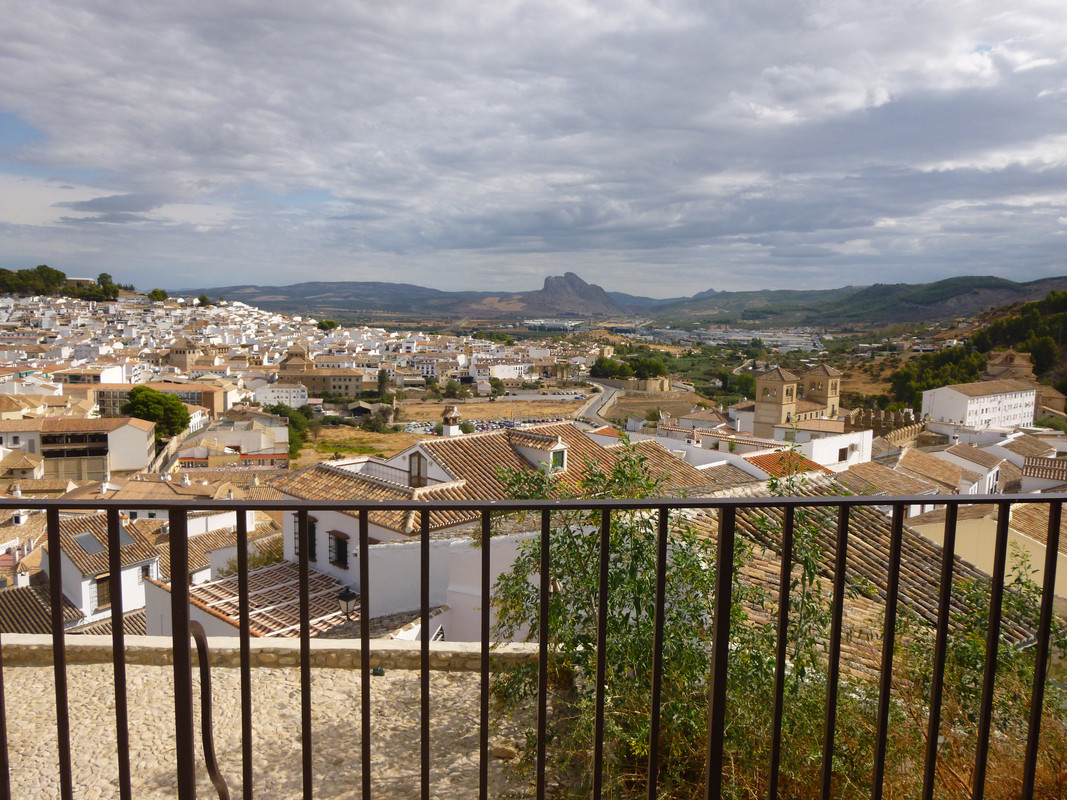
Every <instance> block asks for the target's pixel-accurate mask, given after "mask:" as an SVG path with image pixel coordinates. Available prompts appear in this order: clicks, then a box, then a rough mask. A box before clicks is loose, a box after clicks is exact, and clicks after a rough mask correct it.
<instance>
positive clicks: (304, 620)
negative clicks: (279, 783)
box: [296, 508, 314, 800]
mask: <svg viewBox="0 0 1067 800" xmlns="http://www.w3.org/2000/svg"><path fill="white" fill-rule="evenodd" d="M296 525H297V532H298V534H299V535H298V537H297V538H298V539H299V541H300V548H299V550H300V556H299V561H300V569H299V574H300V751H301V755H302V757H303V758H302V761H303V763H302V767H303V773H302V776H303V790H304V800H311V798H312V796H313V793H314V785H313V781H312V779H313V778H314V773H313V772H312V769H313V766H312V765H313V762H312V749H311V747H312V741H311V597H310V594H311V565H310V560H309V559H310V554H311V530H310V527H309V525H308V512H307V509H303V508H302V509H300V510H299V511H297V512H296Z"/></svg>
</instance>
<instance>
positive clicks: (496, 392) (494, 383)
mask: <svg viewBox="0 0 1067 800" xmlns="http://www.w3.org/2000/svg"><path fill="white" fill-rule="evenodd" d="M489 385H490V386H491V387H492V395H493V397H499V396H500V395H502V394H504V381H502V380H500V378H490V379H489Z"/></svg>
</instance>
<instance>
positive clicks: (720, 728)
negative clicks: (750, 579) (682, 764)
mask: <svg viewBox="0 0 1067 800" xmlns="http://www.w3.org/2000/svg"><path fill="white" fill-rule="evenodd" d="M736 534H737V509H735V508H734V507H732V506H724V507H723V508H721V509H719V553H718V558H717V559H716V564H717V565H716V568H715V619H714V621H713V623H712V624H713V628H712V632H711V670H710V671H711V674H710V676H709V677H710V687H709V698H708V740H707V743H706V744H707V753H708V755H707V760H706V761H705V767H704V796H705V798H707V800H719V798H721V797H722V767H723V745H724V744H725V732H726V679H727V675H728V670H729V655H730V606H731V604H732V603H733V571H734V540H735V538H736Z"/></svg>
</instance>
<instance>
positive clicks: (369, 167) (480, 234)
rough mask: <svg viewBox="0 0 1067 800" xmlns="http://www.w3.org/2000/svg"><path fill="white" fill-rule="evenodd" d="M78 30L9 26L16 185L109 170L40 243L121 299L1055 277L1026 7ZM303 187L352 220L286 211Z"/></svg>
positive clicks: (320, 8) (836, 6)
mask: <svg viewBox="0 0 1067 800" xmlns="http://www.w3.org/2000/svg"><path fill="white" fill-rule="evenodd" d="M12 2H13V0H0V12H2V11H3V6H5V5H11V3H12ZM70 6H71V4H69V3H64V4H60V3H58V2H47V0H42V2H40V3H34V4H31V5H29V6H20V7H19V8H18V12H17V13H14V11H12V10H11V9H9V12H10V13H7V14H5V15H4V18H5V22H6V24H5V36H4V38H3V40H0V111H6V112H10V113H14V114H16V115H18V116H19V118H20V119H22V120H24V121H25V122H26V123H27V124H29V125H31V126H33V127H35V128H36V129H38V130H40V131H41V132H42V134H43V135H42V136H41V137H40V138H38V139H36V140H34V141H33V142H31V143H28V144H27V145H25V146H24V147H23V148H22V149H21V150H20V151H19V157H20V158H21V159H23V161H24V163H25V165H28V166H30V167H33V166H40V167H42V168H43V167H48V168H51V169H53V170H55V169H72V170H73V169H80V170H97V171H99V172H100V178H99V179H98V185H97V187H96V188H97V189H98V190H99V193H100V194H101V195H102V196H101V197H98V198H95V199H93V200H88V201H80V202H76V203H65V204H63V205H62V207H63V208H67V209H70V210H72V211H78V212H82V213H88V214H90V215H92V216H90V217H88V218H87V219H86V218H83V219H74V218H64V219H63V220H62V222H63V223H65V224H66V226H67V229H68V230H73V229H74V228H78V231H77V235H75V234H74V233H71V234H69V235H70V236H71V238H70V239H68V240H64V239H63V237H64V236H66V235H67V234H66V233H65V231H64V229H53V230H50V231H47V233H49V234H51V235H53V236H55V237H58V238H57V241H58V242H60V243H61V244H62V248H61V249H60V250H59V252H71V251H79V248H81V250H80V251H79V252H81V253H83V255H79V257H84V258H87V259H89V258H98V257H99V258H101V259H103V258H105V257H107V258H111V259H112V260H110V261H109V262H108V263H107V264H106V265H105V266H106V267H108V268H110V271H112V272H113V273H114V274H116V275H121V274H122V273H123V267H122V265H123V263H125V264H127V265H128V266H127V267H126V268H127V269H129V270H131V271H134V272H136V271H137V270H142V271H150V270H151V269H152V268H151V267H150V266H146V265H147V264H149V263H151V262H155V261H158V262H159V263H161V264H168V265H173V264H174V262H175V260H176V257H175V253H181V258H180V259H179V260H180V262H181V264H182V267H181V268H182V269H183V270H185V271H187V272H188V271H194V272H195V271H196V270H202V271H203V274H205V275H213V274H215V272H216V269H217V268H218V265H219V264H220V263H224V264H225V265H226V269H227V270H229V271H231V272H234V273H239V272H240V271H241V270H246V271H247V276H246V277H247V280H249V281H256V282H264V283H266V282H285V280H286V279H287V278H288V277H291V275H292V264H293V263H294V262H299V263H307V262H314V263H316V265H317V270H318V274H319V276H320V277H322V278H324V279H325V278H330V277H344V278H353V279H355V278H362V279H373V278H381V277H386V275H398V274H401V272H402V273H403V274H404V278H405V280H410V281H413V282H423V283H427V284H429V285H441V281H442V279H443V278H442V276H443V275H445V274H447V275H448V278H449V281H450V285H453V286H457V287H458V286H464V287H469V288H479V287H480V286H484V285H490V284H491V283H493V284H495V283H500V284H506V283H507V280H508V277H509V274H515V275H522V276H532V275H534V274H535V273H536V272H537V271H538V270H543V272H542V273H541V274H542V275H543V274H544V272H549V271H558V270H560V269H564V268H566V269H574V270H575V271H577V272H579V273H580V274H582V275H583V277H585V278H586V279H587V280H595V281H596V282H600V283H601V284H603V285H606V286H609V288H610V287H611V286H615V285H619V286H620V288H621V285H623V284H625V285H626V288H629V289H630V290H638V289H641V291H639V292H638V293H644V294H649V293H653V292H654V290H660V291H662V293H664V294H667V295H670V294H680V293H683V292H687V291H689V289H690V288H691V287H694V286H695V287H696V289H695V290H701V289H705V288H708V287H709V286H711V285H714V284H718V285H720V286H726V284H728V283H734V284H737V283H743V282H748V284H749V285H751V286H754V287H763V286H767V285H771V284H772V283H773V282H780V283H781V285H783V286H794V285H798V284H800V283H804V284H810V285H820V286H827V285H836V284H838V283H842V282H844V283H857V282H864V281H869V282H873V281H875V280H881V279H882V273H883V272H884V270H886V269H887V267H888V266H890V265H891V266H892V269H893V270H894V271H895V272H896V273H898V274H900V275H901V276H914V277H915V278H917V279H920V280H929V279H933V278H936V277H939V276H941V275H943V274H953V273H954V271H958V270H959V264H960V263H961V261H963V260H966V261H967V263H968V264H971V265H973V267H974V271H980V272H989V271H993V272H997V271H998V270H999V271H1000V272H1002V273H1004V272H1005V271H1006V270H1010V271H1013V272H1018V273H1020V274H1023V273H1025V274H1027V275H1028V276H1032V277H1037V276H1038V274H1040V271H1042V270H1044V271H1046V272H1048V271H1062V267H1061V266H1059V263H1060V262H1059V260H1058V258H1057V257H1056V254H1057V253H1058V248H1059V238H1060V236H1059V234H1060V231H1061V229H1062V227H1063V226H1062V223H1060V222H1058V221H1057V219H1058V217H1059V216H1062V214H1060V213H1058V211H1057V209H1056V208H1055V207H1054V201H1044V202H1040V201H1039V200H1038V199H1037V198H1038V197H1044V196H1048V197H1055V196H1061V197H1062V196H1067V171H1065V170H1067V166H1065V165H1067V145H1061V147H1063V148H1064V152H1063V153H1060V154H1059V155H1057V154H1056V153H1052V154H1051V155H1050V157H1049V158H1048V159H1047V160H1045V161H1034V162H1025V163H1024V162H1022V161H1017V162H1014V163H1013V162H1012V160H1011V159H1009V158H1005V157H1002V154H1004V153H1007V152H1016V151H1018V152H1024V151H1026V150H1027V148H1033V147H1034V146H1035V143H1037V142H1040V141H1043V140H1045V139H1050V138H1052V137H1056V136H1059V135H1060V134H1061V132H1062V131H1064V130H1067V107H1065V106H1064V104H1063V103H1061V102H1058V97H1057V96H1056V95H1054V94H1052V95H1050V94H1047V92H1054V91H1058V90H1060V89H1062V87H1063V86H1064V85H1067V62H1065V60H1064V58H1063V55H1062V54H1063V52H1065V51H1067V24H1065V23H1067V20H1064V19H1063V13H1062V12H1060V11H1056V10H1053V9H1051V8H1050V7H1048V6H1046V5H1043V4H1042V3H1040V2H1038V0H1033V1H1032V2H1031V1H1030V0H1021V1H1020V2H1019V3H1017V4H1016V5H1015V6H1013V13H1012V14H1011V15H1004V14H1002V13H1000V12H1002V10H1003V9H1002V7H1001V4H998V3H996V2H993V0H979V1H978V2H976V4H975V6H974V9H973V12H972V13H967V14H960V13H956V12H955V11H953V10H952V9H949V8H948V7H942V6H941V5H939V4H925V5H918V6H908V7H907V9H906V10H904V11H901V10H900V9H899V7H898V6H896V5H892V4H884V5H883V4H875V5H873V6H870V7H864V9H863V16H862V17H861V16H859V15H858V14H859V12H858V11H857V10H856V7H855V6H853V5H851V4H840V3H834V2H822V3H815V4H813V5H803V4H786V5H784V6H783V5H782V4H781V3H779V2H772V0H759V2H750V3H743V4H739V3H714V4H705V3H699V2H695V0H693V1H692V2H687V1H686V0H675V1H673V2H672V1H671V0H668V1H667V2H663V3H657V4H651V3H648V4H646V3H641V2H632V3H618V2H610V3H609V2H607V1H606V0H604V2H598V1H597V0H590V1H589V2H585V3H574V4H562V5H549V4H544V5H542V4H536V3H535V4H530V3H518V2H515V3H511V2H506V1H504V0H502V2H501V3H497V4H493V5H492V8H491V9H489V8H487V7H486V6H485V5H484V4H482V3H473V2H472V3H463V2H458V1H457V2H456V3H449V4H442V5H438V6H435V5H426V4H424V3H416V2H405V1H404V0H399V1H398V2H396V3H389V4H378V3H369V2H367V3H360V2H356V3H345V4H327V3H316V2H312V3H305V4H301V5H299V6H293V5H292V4H290V3H284V2H281V1H280V0H264V1H263V2H260V3H256V4H255V5H254V7H242V8H241V9H238V8H236V7H234V6H232V5H230V4H226V3H222V4H220V3H217V2H208V0H191V2H188V3H183V4H181V5H178V6H172V7H166V8H157V7H154V6H152V5H151V4H141V5H126V6H121V5H119V6H107V7H106V8H101V7H100V5H99V4H96V3H91V2H88V0H83V2H80V3H79V2H75V3H73V9H71V7H70ZM12 8H13V6H12ZM86 41H91V42H93V43H94V45H95V46H94V47H93V48H86V47H83V46H75V43H84V42H86ZM1039 58H1048V59H1052V63H1049V64H1047V65H1045V66H1039V67H1035V68H1033V69H1027V70H1024V71H1017V70H1016V67H1017V66H1018V65H1019V64H1025V63H1028V62H1031V61H1033V60H1035V59H1039ZM1043 92H1045V93H1046V94H1045V95H1044V96H1043V95H1042V93H1043ZM942 163H944V164H946V165H948V166H946V167H945V168H942V169H939V170H933V169H931V167H932V166H933V165H937V164H942ZM304 192H316V193H328V195H329V196H330V197H332V198H334V199H335V200H334V201H329V202H324V201H321V200H319V201H315V202H308V203H305V204H302V205H300V206H299V207H297V208H294V207H293V206H292V205H291V204H285V203H278V202H274V200H275V198H279V197H281V198H285V197H287V196H299V195H300V194H301V193H304ZM1019 198H1032V199H1031V200H1029V201H1027V202H1026V203H1020V202H1019ZM164 202H186V203H204V204H209V205H210V204H216V205H220V206H225V207H226V208H227V209H229V210H230V211H232V218H230V219H229V220H228V221H227V223H226V224H225V225H220V226H217V227H214V228H213V227H212V226H210V225H207V226H204V225H201V226H195V225H174V224H173V221H171V220H162V219H155V220H154V219H151V218H149V216H148V213H149V212H151V211H154V210H157V209H158V208H159V207H160V206H161V205H162V204H163V203H164ZM1050 202H1053V205H1049V203H1050ZM887 220H888V221H889V223H890V224H887V223H886V221H887ZM0 222H2V220H0ZM129 222H136V223H138V224H137V225H121V224H116V223H129ZM94 223H104V224H94ZM89 230H91V231H92V236H91V237H90V238H88V240H86V241H84V242H83V240H81V239H78V238H77V236H81V237H86V236H87V233H86V232H87V231H89ZM48 240H49V237H48V236H47V235H41V236H40V238H39V241H40V242H42V243H43V244H42V247H45V248H46V247H47V242H48ZM97 252H102V253H104V254H105V255H102V256H96V255H94V254H95V253H97ZM4 256H5V254H4V252H2V247H0V257H4ZM115 259H117V260H115ZM123 259H125V262H123ZM47 260H48V253H47V252H42V253H41V254H40V261H47ZM53 260H54V259H53ZM783 262H790V263H793V264H798V263H800V262H802V263H803V264H804V268H803V269H798V268H792V269H789V268H786V266H785V264H784V263H783ZM442 263H447V264H448V270H447V273H446V272H445V271H444V270H442V269H441V266H440V265H441V264H442ZM116 265H117V266H116ZM382 273H385V274H384V275H383V274H382ZM650 274H655V275H656V281H655V283H656V286H655V287H654V288H653V287H648V286H645V287H644V288H642V282H644V281H647V279H648V276H649V275H650ZM130 279H132V280H136V278H135V276H131V278H130ZM901 279H906V277H902V278H901ZM235 280H236V279H235ZM196 282H197V281H196V280H195V279H193V278H192V277H190V278H187V279H185V280H184V284H185V285H191V284H193V283H196ZM533 282H534V284H536V283H538V281H533ZM734 288H742V287H738V286H734Z"/></svg>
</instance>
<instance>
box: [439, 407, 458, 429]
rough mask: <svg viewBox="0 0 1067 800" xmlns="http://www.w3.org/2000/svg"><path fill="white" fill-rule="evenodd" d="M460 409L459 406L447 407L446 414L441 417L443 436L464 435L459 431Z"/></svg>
mask: <svg viewBox="0 0 1067 800" xmlns="http://www.w3.org/2000/svg"><path fill="white" fill-rule="evenodd" d="M459 419H460V416H459V408H458V407H457V406H445V413H444V414H443V415H442V417H441V421H442V423H443V424H442V426H441V435H442V436H459V435H460V434H462V433H463V431H461V430H460V429H459Z"/></svg>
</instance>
